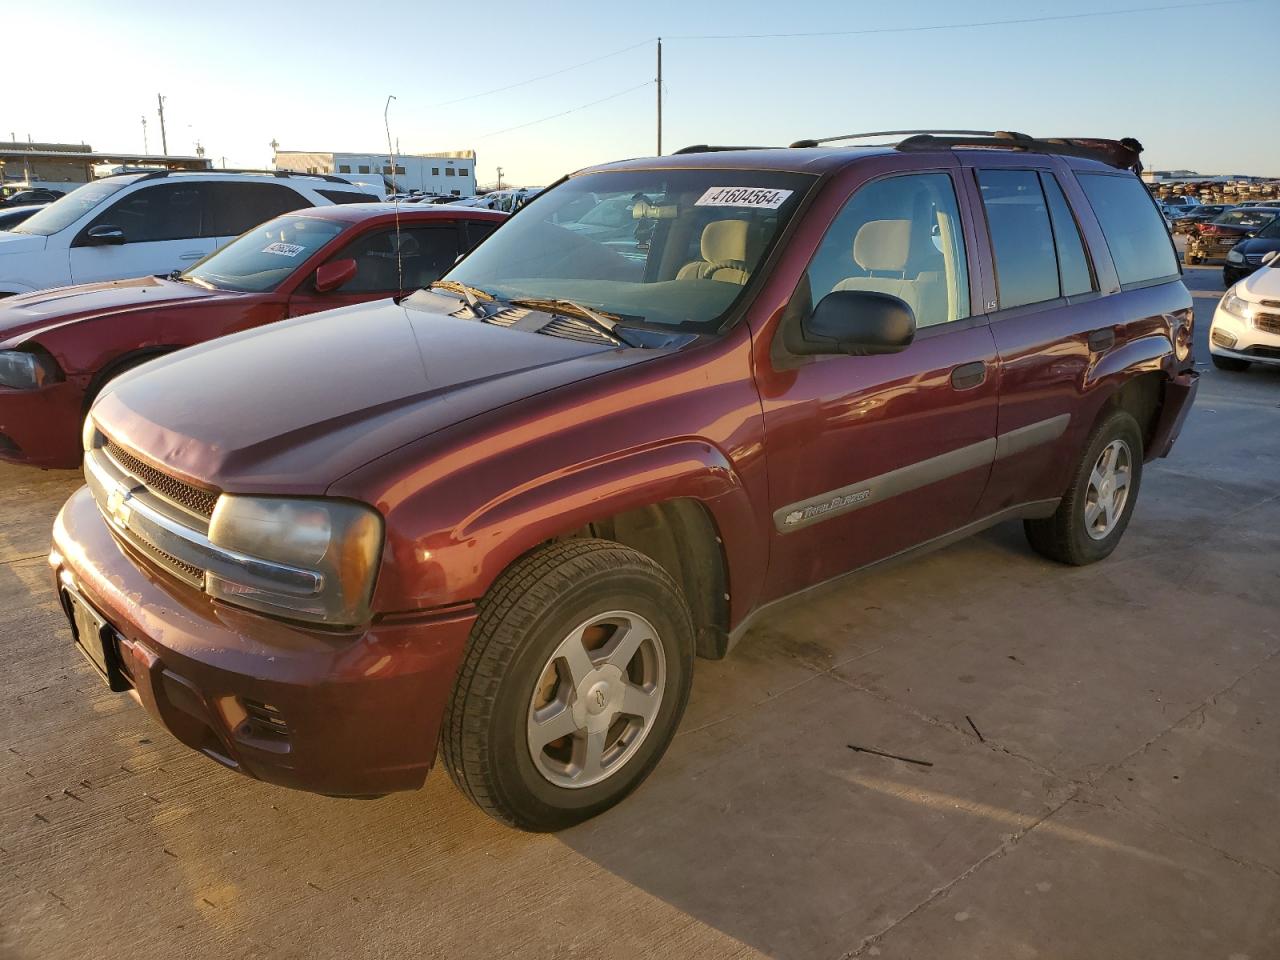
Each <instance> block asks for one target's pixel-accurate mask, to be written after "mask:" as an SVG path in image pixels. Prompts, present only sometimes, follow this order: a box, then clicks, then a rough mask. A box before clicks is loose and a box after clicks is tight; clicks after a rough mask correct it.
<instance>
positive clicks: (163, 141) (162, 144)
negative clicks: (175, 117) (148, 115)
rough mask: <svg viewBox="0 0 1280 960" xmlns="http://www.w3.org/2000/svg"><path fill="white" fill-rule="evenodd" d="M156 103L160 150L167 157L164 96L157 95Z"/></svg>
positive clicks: (167, 139) (167, 140)
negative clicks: (158, 119)
mask: <svg viewBox="0 0 1280 960" xmlns="http://www.w3.org/2000/svg"><path fill="white" fill-rule="evenodd" d="M156 101H157V102H158V103H159V104H160V149H161V150H162V151H164V155H165V156H166V157H167V156H168V155H169V138H168V137H166V136H165V132H164V94H162V93H157V94H156Z"/></svg>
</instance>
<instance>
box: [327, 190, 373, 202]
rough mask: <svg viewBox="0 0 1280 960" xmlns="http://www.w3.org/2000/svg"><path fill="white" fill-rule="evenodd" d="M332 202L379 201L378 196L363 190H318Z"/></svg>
mask: <svg viewBox="0 0 1280 960" xmlns="http://www.w3.org/2000/svg"><path fill="white" fill-rule="evenodd" d="M316 193H318V194H320V196H322V197H324V198H325V199H326V200H328V201H329V202H330V203H377V202H378V198H377V197H375V196H374V195H373V194H372V193H365V192H364V191H363V190H317V191H316Z"/></svg>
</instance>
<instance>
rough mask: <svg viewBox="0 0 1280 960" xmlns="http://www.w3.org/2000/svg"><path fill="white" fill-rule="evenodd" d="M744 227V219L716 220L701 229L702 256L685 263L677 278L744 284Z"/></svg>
mask: <svg viewBox="0 0 1280 960" xmlns="http://www.w3.org/2000/svg"><path fill="white" fill-rule="evenodd" d="M747 228H748V224H747V221H745V220H716V221H714V222H712V223H708V224H707V225H706V226H705V227H704V228H703V230H702V244H701V246H702V259H701V260H694V261H692V262H691V263H686V264H685V265H684V266H683V267H681V268H680V272H679V273H677V274H676V279H677V280H719V281H720V282H721V283H736V284H738V285H739V286H742V285H743V284H745V283H746V282H747V281H748V280H749V279H750V278H751V272H750V271H749V270H747Z"/></svg>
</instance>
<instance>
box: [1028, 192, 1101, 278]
mask: <svg viewBox="0 0 1280 960" xmlns="http://www.w3.org/2000/svg"><path fill="white" fill-rule="evenodd" d="M1045 177H1050V178H1052V180H1053V183H1054V186H1056V187H1057V188H1058V192H1059V193H1060V194H1062V202H1063V203H1065V204H1066V205H1067V215H1068V216H1069V217H1071V225H1072V226H1074V227H1075V228H1076V239H1077V240H1079V241H1080V250H1081V252H1082V253H1083V254H1084V264H1085V267H1086V268H1087V269H1088V271H1089V289H1088V290H1085V291H1083V292H1082V293H1067V292H1065V284H1064V282H1063V280H1064V277H1063V276H1062V250H1061V249H1060V248H1059V246H1058V228H1057V227H1055V226H1054V224H1053V207H1052V205H1050V203H1049V191H1048V190H1046V189H1045V185H1044V180H1045ZM1040 192H1041V193H1043V194H1044V204H1045V209H1047V210H1048V211H1049V232H1050V233H1051V234H1053V255H1054V256H1055V257H1056V258H1057V260H1058V291H1059V292H1060V293H1061V294H1062V296H1063V298H1064V299H1065V300H1068V301H1071V302H1077V303H1078V302H1079V298H1080V297H1087V296H1088V295H1089V294H1091V293H1097V292H1098V291H1099V290H1100V289H1101V284H1099V283H1098V269H1097V267H1095V266H1094V263H1093V251H1092V250H1090V249H1089V244H1088V242H1087V241H1086V240H1085V238H1084V230H1082V229H1081V227H1080V218H1079V217H1078V216H1076V211H1075V208H1074V207H1073V206H1071V198H1070V197H1069V196H1067V191H1066V188H1065V187H1063V185H1062V181H1061V180H1059V179H1058V175H1057V171H1056V170H1041V171H1040Z"/></svg>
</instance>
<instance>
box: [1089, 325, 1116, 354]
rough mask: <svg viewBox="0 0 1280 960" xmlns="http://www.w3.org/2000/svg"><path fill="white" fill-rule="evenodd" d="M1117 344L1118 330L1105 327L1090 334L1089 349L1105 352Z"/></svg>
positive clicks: (1095, 351)
mask: <svg viewBox="0 0 1280 960" xmlns="http://www.w3.org/2000/svg"><path fill="white" fill-rule="evenodd" d="M1115 344H1116V332H1115V331H1114V330H1112V329H1110V328H1109V327H1108V328H1105V329H1102V330H1095V331H1093V333H1091V334H1089V349H1090V350H1092V351H1093V352H1094V353H1104V352H1106V351H1107V350H1110V349H1111V348H1112V347H1114V346H1115Z"/></svg>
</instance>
